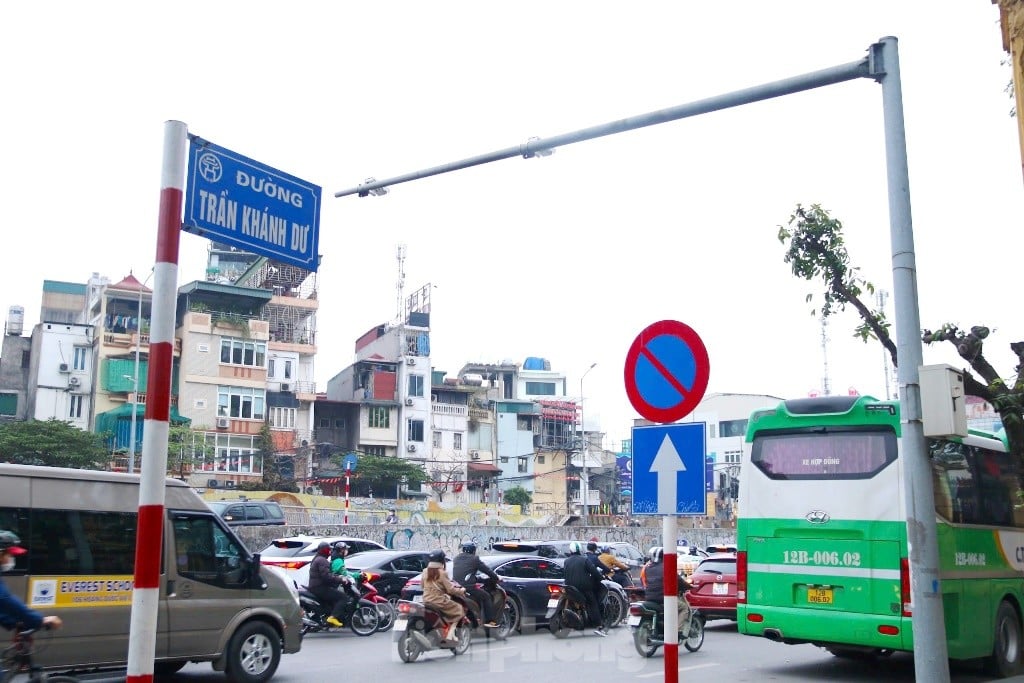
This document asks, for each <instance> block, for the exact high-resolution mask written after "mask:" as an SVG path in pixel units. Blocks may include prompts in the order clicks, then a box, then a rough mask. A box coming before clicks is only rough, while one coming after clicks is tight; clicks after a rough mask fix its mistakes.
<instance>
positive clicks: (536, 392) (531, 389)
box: [526, 382, 557, 396]
mask: <svg viewBox="0 0 1024 683" xmlns="http://www.w3.org/2000/svg"><path fill="white" fill-rule="evenodd" d="M556 386H557V385H556V384H555V383H554V382H527V383H526V395H527V396H555V395H556V394H555V389H556Z"/></svg>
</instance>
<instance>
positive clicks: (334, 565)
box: [331, 557, 359, 579]
mask: <svg viewBox="0 0 1024 683" xmlns="http://www.w3.org/2000/svg"><path fill="white" fill-rule="evenodd" d="M331 573H332V574H340V575H342V576H348V577H351V578H353V579H354V578H356V577H358V576H359V572H352V571H349V570H348V569H346V568H345V558H344V557H336V558H334V559H333V560H331Z"/></svg>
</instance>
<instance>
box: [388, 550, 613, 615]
mask: <svg viewBox="0 0 1024 683" xmlns="http://www.w3.org/2000/svg"><path fill="white" fill-rule="evenodd" d="M556 542H557V543H561V541H556ZM565 543H567V544H568V543H569V542H568V541H565ZM480 559H481V560H483V562H484V564H486V565H487V566H488V567H490V568H491V569H493V570H494V573H495V574H497V575H498V577H499V578H500V579H501V585H502V587H503V588H504V589H505V591H506V592H507V593H508V597H509V604H510V606H511V608H512V613H513V617H514V619H513V624H514V625H513V628H514V629H516V630H518V631H522V630H523V629H524V628H526V629H535V628H537V627H538V626H544V625H546V624H547V610H548V599H549V598H550V596H551V592H550V591H549V590H548V585H549V584H560V583H562V582H563V581H564V580H565V573H564V571H563V569H562V563H563V561H564V560H563V559H562V558H547V557H541V556H539V555H513V554H511V553H502V554H500V555H484V556H483V557H481V558H480ZM609 584H610V582H606V583H605V585H609ZM609 587H610V588H611V589H612V590H617V591H618V592H620V593H621V589H620V588H618V586H615V585H611V586H609ZM422 594H423V590H422V588H421V587H420V577H419V576H417V577H416V578H414V579H411V580H410V581H409V583H407V584H405V588H403V589H402V599H403V600H415V599H416V598H417V597H418V596H420V595H422ZM622 600H623V604H625V598H623V599H622ZM623 609H624V608H623Z"/></svg>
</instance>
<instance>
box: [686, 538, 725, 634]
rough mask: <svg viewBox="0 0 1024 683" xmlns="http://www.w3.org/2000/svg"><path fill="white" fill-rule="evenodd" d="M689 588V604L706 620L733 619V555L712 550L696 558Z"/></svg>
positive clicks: (687, 597) (687, 595)
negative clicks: (712, 553) (695, 566)
mask: <svg viewBox="0 0 1024 683" xmlns="http://www.w3.org/2000/svg"><path fill="white" fill-rule="evenodd" d="M690 583H692V584H693V588H692V589H690V591H689V592H688V593H687V594H686V599H687V600H688V601H689V603H690V605H691V606H692V607H695V608H697V609H699V610H700V612H701V614H703V615H704V618H705V619H706V620H708V621H710V620H711V619H732V620H733V621H736V555H734V554H732V553H716V554H714V555H709V556H708V557H705V558H704V559H703V560H701V561H700V564H698V565H697V568H696V569H694V570H693V574H691V575H690Z"/></svg>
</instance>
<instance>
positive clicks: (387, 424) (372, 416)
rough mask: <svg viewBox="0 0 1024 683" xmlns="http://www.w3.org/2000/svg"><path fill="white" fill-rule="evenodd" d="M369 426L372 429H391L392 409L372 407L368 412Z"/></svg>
mask: <svg viewBox="0 0 1024 683" xmlns="http://www.w3.org/2000/svg"><path fill="white" fill-rule="evenodd" d="M366 416H367V418H368V420H367V423H366V424H367V426H368V427H370V428H372V429H390V428H391V409H390V408H388V407H387V406H372V407H371V408H369V409H368V410H367V411H366Z"/></svg>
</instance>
